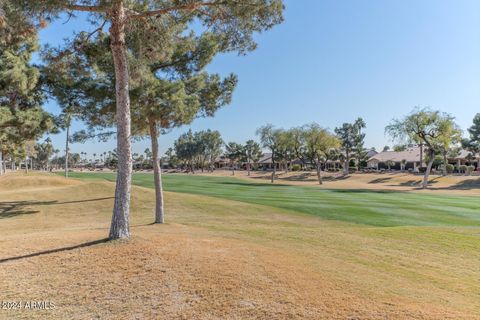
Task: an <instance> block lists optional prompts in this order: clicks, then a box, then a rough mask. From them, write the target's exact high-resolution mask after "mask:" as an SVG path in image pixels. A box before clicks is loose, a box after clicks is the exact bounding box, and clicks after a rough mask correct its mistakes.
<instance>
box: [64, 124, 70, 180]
mask: <svg viewBox="0 0 480 320" xmlns="http://www.w3.org/2000/svg"><path fill="white" fill-rule="evenodd" d="M67 121H68V120H67ZM69 138H70V121H68V123H67V138H66V139H65V178H68V140H69Z"/></svg>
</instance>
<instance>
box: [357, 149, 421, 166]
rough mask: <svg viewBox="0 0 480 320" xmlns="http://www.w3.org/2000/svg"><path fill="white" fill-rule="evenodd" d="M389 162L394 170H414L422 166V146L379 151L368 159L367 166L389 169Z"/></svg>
mask: <svg viewBox="0 0 480 320" xmlns="http://www.w3.org/2000/svg"><path fill="white" fill-rule="evenodd" d="M388 162H390V168H391V169H394V170H408V169H413V170H414V171H416V170H417V168H418V167H420V166H421V165H420V148H419V147H409V148H407V149H405V150H404V151H383V152H380V153H377V154H375V155H373V156H372V157H370V158H369V159H368V160H367V167H368V168H373V169H377V170H378V169H387V168H388Z"/></svg>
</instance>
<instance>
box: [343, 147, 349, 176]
mask: <svg viewBox="0 0 480 320" xmlns="http://www.w3.org/2000/svg"><path fill="white" fill-rule="evenodd" d="M343 171H344V173H345V174H349V173H350V155H349V154H348V152H347V153H346V158H345V168H343Z"/></svg>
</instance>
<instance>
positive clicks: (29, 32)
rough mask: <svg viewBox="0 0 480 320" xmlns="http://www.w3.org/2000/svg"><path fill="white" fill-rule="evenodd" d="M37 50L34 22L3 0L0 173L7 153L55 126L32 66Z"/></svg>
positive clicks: (0, 9) (0, 6) (0, 20)
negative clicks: (44, 102)
mask: <svg viewBox="0 0 480 320" xmlns="http://www.w3.org/2000/svg"><path fill="white" fill-rule="evenodd" d="M37 49H38V41H37V32H36V28H35V26H34V25H33V23H31V22H30V21H29V20H28V19H27V17H26V16H25V15H23V14H22V12H21V11H19V10H18V9H17V8H16V7H15V6H13V5H12V4H11V3H10V2H7V1H0V174H2V173H3V172H4V168H5V166H4V165H3V158H4V156H5V155H6V154H8V153H10V154H13V153H15V152H16V150H18V149H19V148H22V147H23V146H24V145H25V142H26V141H28V140H35V139H37V138H38V137H40V136H41V135H43V134H44V133H45V132H46V131H48V130H50V129H52V128H53V127H54V126H53V118H52V116H51V115H50V114H49V113H47V112H45V111H44V110H43V109H42V107H41V105H42V103H43V101H44V95H43V93H42V91H41V85H40V72H39V70H38V68H37V67H35V66H32V65H31V64H30V60H31V58H32V54H33V53H34V52H35V51H36V50H37Z"/></svg>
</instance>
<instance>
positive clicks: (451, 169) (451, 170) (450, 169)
mask: <svg viewBox="0 0 480 320" xmlns="http://www.w3.org/2000/svg"><path fill="white" fill-rule="evenodd" d="M453 169H454V166H453V164H447V173H452V172H453Z"/></svg>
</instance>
